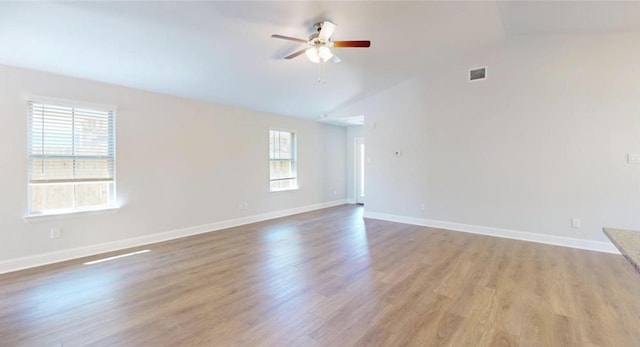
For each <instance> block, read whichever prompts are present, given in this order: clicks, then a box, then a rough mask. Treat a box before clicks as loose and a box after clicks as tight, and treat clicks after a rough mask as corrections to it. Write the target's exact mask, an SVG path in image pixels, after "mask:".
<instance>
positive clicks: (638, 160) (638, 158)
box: [627, 153, 640, 164]
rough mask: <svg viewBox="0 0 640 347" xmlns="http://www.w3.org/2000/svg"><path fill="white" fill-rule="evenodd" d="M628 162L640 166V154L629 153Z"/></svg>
mask: <svg viewBox="0 0 640 347" xmlns="http://www.w3.org/2000/svg"><path fill="white" fill-rule="evenodd" d="M627 162H628V163H629V164H640V153H629V154H628V155H627Z"/></svg>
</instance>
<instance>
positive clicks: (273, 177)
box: [269, 130, 298, 191]
mask: <svg viewBox="0 0 640 347" xmlns="http://www.w3.org/2000/svg"><path fill="white" fill-rule="evenodd" d="M269 181H270V189H271V190H272V191H274V190H287V189H296V188H297V186H298V180H297V168H296V146H295V134H294V133H292V132H288V131H277V130H270V131H269Z"/></svg>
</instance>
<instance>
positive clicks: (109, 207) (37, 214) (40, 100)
mask: <svg viewBox="0 0 640 347" xmlns="http://www.w3.org/2000/svg"><path fill="white" fill-rule="evenodd" d="M26 101H27V102H26V106H27V123H28V124H27V129H28V130H27V141H28V143H27V161H28V162H30V161H31V158H32V153H31V151H32V147H31V146H32V145H31V140H32V136H33V134H32V115H31V112H32V104H44V105H50V106H59V107H67V108H74V109H76V108H80V109H84V110H93V111H99V112H108V113H110V114H111V115H110V117H111V118H112V119H111V121H110V123H111V127H112V128H111V129H110V136H111V140H110V141H111V144H112V145H111V148H110V152H111V153H110V155H109V157H111V158H112V160H113V174H112V175H113V178H112V181H111V185H112V187H111V196H110V199H108V202H107V204H105V205H97V206H90V207H78V206H74V207H73V208H66V209H50V210H43V211H33V210H32V205H33V202H32V199H33V197H32V195H31V189H30V186H31V185H32V184H34V183H32V182H31V178H32V177H31V175H32V172H31V164H29V165H28V167H27V199H28V200H27V215H26V216H25V217H24V218H25V221H29V220H40V219H41V218H52V217H53V218H56V217H57V216H59V217H63V216H64V215H75V214H78V213H93V212H100V211H113V210H117V209H118V208H119V206H118V205H117V189H116V113H117V107H116V106H113V105H104V104H95V103H87V102H82V101H75V100H68V99H60V98H52V97H42V96H29V97H27V99H26ZM88 182H91V180H87V181H86V182H84V181H78V182H73V183H74V184H83V183H88ZM36 184H37V183H36ZM74 188H75V186H74ZM74 204H75V202H74Z"/></svg>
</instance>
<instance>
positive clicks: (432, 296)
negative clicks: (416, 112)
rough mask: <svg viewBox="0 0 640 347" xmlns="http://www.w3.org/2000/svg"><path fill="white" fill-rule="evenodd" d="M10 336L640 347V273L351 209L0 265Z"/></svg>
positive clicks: (2, 323) (0, 310)
mask: <svg viewBox="0 0 640 347" xmlns="http://www.w3.org/2000/svg"><path fill="white" fill-rule="evenodd" d="M143 249H149V250H150V251H149V252H147V253H142V254H137V255H132V256H129V257H123V258H119V259H115V260H111V261H107V262H103V263H98V264H93V265H84V264H83V263H84V262H87V261H89V260H95V259H99V258H102V257H106V256H113V255H117V254H122V253H127V252H132V251H139V250H143ZM0 346H64V347H68V346H311V347H314V346H616V347H623V346H640V274H638V273H636V272H635V271H634V269H633V268H632V267H631V266H630V265H629V264H628V263H627V262H626V260H625V259H624V258H623V257H622V256H620V255H611V254H603V253H596V252H590V251H582V250H575V249H569V248H562V247H554V246H548V245H541V244H534V243H528V242H521V241H515V240H506V239H499V238H492V237H485V236H478V235H471V234H465V233H459V232H452V231H444V230H437V229H430V228H424V227H417V226H410V225H404V224H397V223H390V222H383V221H376V220H363V219H362V208H361V207H355V206H347V205H345V206H339V207H335V208H330V209H325V210H320V211H315V212H310V213H305V214H300V215H296V216H291V217H287V218H282V219H277V220H272V221H267V222H262V223H257V224H252V225H247V226H242V227H237V228H232V229H227V230H222V231H216V232H212V233H209V234H205V235H199V236H194V237H189V238H184V239H180V240H174V241H169V242H164V243H159V244H154V245H149V246H147V247H141V248H136V249H132V250H127V251H122V252H117V253H113V254H107V255H102V256H95V257H91V258H86V259H82V260H74V261H69V262H66V263H61V264H55V265H50V266H46V267H41V268H36V269H30V270H26V271H21V272H15V273H10V274H5V275H0Z"/></svg>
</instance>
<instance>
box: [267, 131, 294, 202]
mask: <svg viewBox="0 0 640 347" xmlns="http://www.w3.org/2000/svg"><path fill="white" fill-rule="evenodd" d="M274 131H277V132H284V133H290V134H291V139H292V140H291V147H292V148H291V153H292V159H291V162H292V163H293V167H294V170H293V171H294V172H293V174H294V176H293V177H289V178H276V179H274V178H272V177H271V162H272V161H274V160H281V159H276V158H271V132H274ZM267 140H268V141H269V146H268V147H269V153H268V156H269V192H286V191H291V190H298V189H300V184H299V182H298V133H297V132H296V131H295V130H290V129H282V128H270V129H269V137H268V138H267ZM288 179H293V180H295V183H294V186H293V187H288V188H273V187H272V184H271V183H272V182H275V181H280V180H288Z"/></svg>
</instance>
